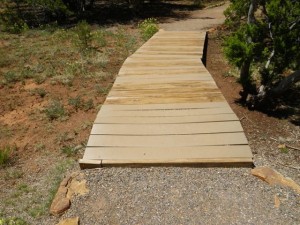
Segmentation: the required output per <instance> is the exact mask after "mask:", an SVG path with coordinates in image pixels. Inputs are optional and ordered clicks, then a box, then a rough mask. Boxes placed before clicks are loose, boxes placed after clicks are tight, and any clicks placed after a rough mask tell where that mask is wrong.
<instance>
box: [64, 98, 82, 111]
mask: <svg viewBox="0 0 300 225" xmlns="http://www.w3.org/2000/svg"><path fill="white" fill-rule="evenodd" d="M68 102H69V105H71V106H73V108H74V109H75V110H76V111H78V109H81V108H82V107H83V105H84V101H83V100H82V99H81V96H79V95H77V96H76V97H75V98H69V100H68Z"/></svg>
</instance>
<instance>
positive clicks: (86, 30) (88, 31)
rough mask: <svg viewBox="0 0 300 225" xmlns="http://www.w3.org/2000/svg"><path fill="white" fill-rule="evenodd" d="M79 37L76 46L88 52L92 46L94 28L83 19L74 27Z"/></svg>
mask: <svg viewBox="0 0 300 225" xmlns="http://www.w3.org/2000/svg"><path fill="white" fill-rule="evenodd" d="M74 31H75V33H76V36H77V39H76V40H75V44H76V46H77V47H78V48H79V49H80V51H82V52H83V53H86V52H88V51H89V50H91V48H92V28H91V26H90V25H89V24H88V23H87V22H86V21H81V22H79V23H78V24H77V26H76V27H75V29H74Z"/></svg>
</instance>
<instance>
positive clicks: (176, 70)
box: [118, 67, 207, 76]
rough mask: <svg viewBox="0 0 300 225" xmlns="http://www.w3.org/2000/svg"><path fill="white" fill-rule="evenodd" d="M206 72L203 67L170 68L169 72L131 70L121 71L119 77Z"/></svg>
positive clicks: (162, 70)
mask: <svg viewBox="0 0 300 225" xmlns="http://www.w3.org/2000/svg"><path fill="white" fill-rule="evenodd" d="M201 72H205V73H207V70H206V69H205V68H204V67H203V68H202V67H192V68H190V67H189V68H169V69H167V70H164V69H157V70H153V69H151V70H143V69H142V68H138V69H130V70H123V69H121V70H120V71H119V75H118V76H130V75H135V76H136V75H149V74H155V75H168V74H170V75H176V74H182V73H188V74H197V73H201Z"/></svg>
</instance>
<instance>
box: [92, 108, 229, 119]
mask: <svg viewBox="0 0 300 225" xmlns="http://www.w3.org/2000/svg"><path fill="white" fill-rule="evenodd" d="M230 113H232V109H231V108H229V107H228V108H211V109H209V108H204V109H179V110H176V109H175V110H139V111H136V110H134V111H104V110H100V112H99V114H98V115H99V116H125V117H126V116H127V117H129V116H133V117H136V116H141V117H142V116H144V117H157V116H160V117H172V116H202V115H216V114H217V115H218V114H230Z"/></svg>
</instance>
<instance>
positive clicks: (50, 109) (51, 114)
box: [44, 100, 67, 120]
mask: <svg viewBox="0 0 300 225" xmlns="http://www.w3.org/2000/svg"><path fill="white" fill-rule="evenodd" d="M44 112H45V114H46V116H47V117H48V118H49V119H50V120H56V119H58V118H61V117H64V116H66V115H67V113H66V111H65V108H64V105H63V104H62V103H61V102H60V101H58V100H53V101H52V102H51V103H50V104H49V105H48V106H47V107H46V109H45V110H44Z"/></svg>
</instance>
